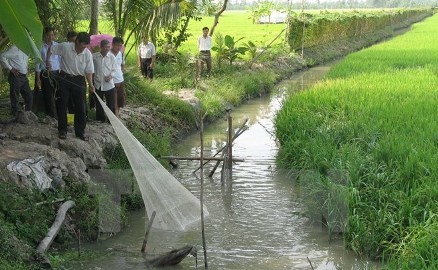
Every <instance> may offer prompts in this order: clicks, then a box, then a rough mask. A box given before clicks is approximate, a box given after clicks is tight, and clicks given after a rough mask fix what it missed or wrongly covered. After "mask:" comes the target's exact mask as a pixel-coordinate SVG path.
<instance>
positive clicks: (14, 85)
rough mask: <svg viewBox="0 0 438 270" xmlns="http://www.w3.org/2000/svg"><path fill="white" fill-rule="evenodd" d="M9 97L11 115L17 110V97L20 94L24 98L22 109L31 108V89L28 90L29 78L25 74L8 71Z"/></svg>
mask: <svg viewBox="0 0 438 270" xmlns="http://www.w3.org/2000/svg"><path fill="white" fill-rule="evenodd" d="M8 81H9V98H10V99H11V111H12V114H13V115H16V114H17V112H18V99H19V97H20V94H21V96H22V97H23V99H24V109H25V110H26V111H30V110H31V109H32V99H33V96H32V90H30V86H29V79H28V78H27V76H26V74H20V75H18V76H15V75H14V74H13V73H12V72H9V76H8Z"/></svg>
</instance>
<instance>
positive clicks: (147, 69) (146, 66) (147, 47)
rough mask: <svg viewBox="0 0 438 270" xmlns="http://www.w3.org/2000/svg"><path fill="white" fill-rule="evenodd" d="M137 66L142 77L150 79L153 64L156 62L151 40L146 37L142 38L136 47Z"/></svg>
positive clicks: (151, 77)
mask: <svg viewBox="0 0 438 270" xmlns="http://www.w3.org/2000/svg"><path fill="white" fill-rule="evenodd" d="M137 55H138V61H137V63H138V67H139V68H140V70H141V74H142V75H143V77H144V78H148V79H150V80H152V79H153V78H154V66H155V62H156V60H157V59H156V55H157V53H156V51H155V46H154V44H152V42H150V41H148V37H147V36H145V37H144V38H143V41H142V43H141V44H140V46H139V47H138V51H137Z"/></svg>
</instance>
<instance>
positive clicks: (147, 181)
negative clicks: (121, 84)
mask: <svg viewBox="0 0 438 270" xmlns="http://www.w3.org/2000/svg"><path fill="white" fill-rule="evenodd" d="M95 96H96V97H97V98H98V100H99V103H100V104H101V105H102V107H103V108H104V111H105V113H106V115H107V117H108V119H109V121H110V122H111V125H112V126H113V128H114V131H115V132H116V135H117V137H118V139H119V141H120V143H121V145H122V147H123V150H124V151H125V153H126V156H127V157H128V160H129V163H130V164H131V168H132V170H133V171H134V175H135V178H136V179H137V183H138V186H139V188H140V192H141V196H142V197H143V201H144V204H145V207H146V211H147V214H148V217H149V218H150V217H151V215H152V212H153V211H156V216H155V219H154V223H153V227H155V228H160V229H164V230H176V231H185V230H186V229H187V228H188V227H189V226H190V225H191V224H193V223H196V222H197V221H198V220H200V219H201V215H200V213H201V210H200V207H201V205H200V202H199V200H198V199H197V198H196V197H195V196H194V195H193V194H192V193H190V191H188V190H187V189H186V188H185V187H184V186H183V185H182V184H181V183H180V182H178V180H176V179H175V177H173V175H171V174H170V173H169V172H168V171H167V170H166V168H164V167H163V166H162V165H161V164H160V163H159V162H158V161H157V160H156V159H155V158H154V157H153V156H152V155H151V154H150V153H149V151H148V150H147V149H146V148H145V147H144V146H143V145H142V144H141V143H140V142H139V141H138V140H137V139H136V138H135V137H134V135H132V133H131V132H130V131H129V130H128V129H127V128H126V127H125V126H124V125H123V123H122V122H121V121H120V120H119V119H118V118H117V117H116V116H115V115H114V114H113V113H112V111H111V110H110V109H109V108H108V107H107V106H106V104H105V103H104V102H103V101H102V99H101V98H100V97H99V96H98V95H95ZM204 216H208V211H207V208H206V207H205V206H204Z"/></svg>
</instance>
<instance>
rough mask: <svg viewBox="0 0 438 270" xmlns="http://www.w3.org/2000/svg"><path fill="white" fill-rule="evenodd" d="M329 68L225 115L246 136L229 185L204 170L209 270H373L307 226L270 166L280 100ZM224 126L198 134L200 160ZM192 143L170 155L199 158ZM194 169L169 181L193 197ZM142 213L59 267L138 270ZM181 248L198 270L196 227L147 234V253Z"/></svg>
mask: <svg viewBox="0 0 438 270" xmlns="http://www.w3.org/2000/svg"><path fill="white" fill-rule="evenodd" d="M330 66H331V64H329V65H326V66H319V67H315V68H312V69H309V70H307V71H304V72H300V73H297V74H294V75H293V76H292V77H291V78H290V79H288V80H285V81H283V82H282V83H281V84H279V85H277V86H276V88H277V89H276V90H275V91H273V92H272V93H271V94H270V95H269V96H266V97H262V98H258V99H254V100H251V101H249V102H247V103H245V104H244V105H242V106H240V107H238V108H235V109H234V110H233V111H232V117H233V123H234V127H236V128H237V127H238V126H239V125H240V124H241V123H242V122H243V121H244V119H245V118H248V119H249V121H248V125H249V129H248V130H247V131H246V132H244V133H243V134H242V135H241V136H240V137H239V138H238V139H236V141H235V143H234V149H233V155H234V157H240V158H244V159H245V162H242V163H239V164H237V165H234V167H233V180H232V182H226V183H224V184H222V183H221V179H220V178H221V177H220V172H219V170H218V171H217V172H216V173H215V175H214V176H213V178H212V179H209V178H208V177H207V175H208V173H209V171H210V170H211V168H212V165H207V166H205V175H206V178H205V197H204V198H205V205H206V206H207V208H208V211H209V212H210V216H209V217H208V218H207V219H206V221H205V233H206V243H207V252H208V265H209V269H230V270H231V269H312V268H311V266H310V263H309V260H310V262H311V263H312V266H313V268H314V269H358V270H359V269H360V270H364V269H378V268H379V265H378V264H377V263H375V262H370V261H367V260H364V259H361V258H358V257H356V256H355V255H354V254H353V253H352V252H350V251H348V250H346V249H345V248H344V245H343V240H342V239H335V240H332V241H329V237H328V233H327V231H326V230H325V229H324V228H322V227H321V226H317V225H312V224H311V223H310V222H309V220H308V218H307V217H306V214H305V212H306V207H305V203H303V196H305V194H302V193H301V192H300V189H299V186H297V185H295V184H293V181H292V180H291V179H290V178H291V176H289V174H288V173H287V172H284V171H282V170H280V169H278V168H277V166H276V162H275V159H276V154H277V151H278V145H277V144H276V142H275V138H274V137H273V136H274V135H273V133H274V124H273V120H274V117H275V114H276V112H277V111H278V110H279V109H280V107H281V103H282V101H283V100H284V97H285V96H288V95H290V94H291V93H295V92H297V91H301V90H303V89H305V88H306V87H308V86H309V85H312V84H314V83H315V82H316V81H318V80H321V78H323V76H324V75H325V74H326V72H327V71H328V70H329V68H330ZM226 128H227V122H226V121H225V118H224V119H219V120H217V121H216V122H215V123H213V124H210V125H209V126H208V127H206V129H205V137H204V142H205V155H206V156H211V155H213V154H214V153H216V151H217V150H218V149H219V148H220V147H221V146H223V145H224V144H225V140H226ZM199 144H200V140H199V135H198V134H194V135H193V136H190V137H188V138H187V139H185V140H184V141H183V142H181V143H180V144H178V146H177V147H176V148H175V151H174V153H172V154H174V155H181V156H188V155H191V156H199V152H200V146H199ZM198 166H199V162H196V161H180V162H179V168H178V169H176V170H174V171H173V174H174V175H175V177H176V178H177V179H178V180H180V181H181V183H182V184H183V185H184V186H185V187H186V188H187V189H189V190H190V191H191V192H192V193H193V194H195V195H196V196H199V194H200V191H199V189H200V185H199V172H198V176H195V175H193V174H192V172H193V170H194V169H196V168H197V167H198ZM145 223H147V218H145V213H144V211H137V212H134V213H131V214H130V215H129V225H128V226H127V228H125V229H124V231H123V232H121V233H119V234H116V235H115V236H112V237H110V238H109V239H107V240H100V241H98V242H97V243H88V244H86V245H83V247H82V252H84V253H85V252H88V251H93V253H94V254H96V256H94V258H93V259H87V260H86V261H83V262H77V263H74V264H72V265H69V266H66V267H65V268H67V269H145V268H146V265H145V262H144V258H143V256H142V255H141V253H140V248H141V245H142V240H143V236H144V231H145ZM186 244H191V245H196V246H197V248H198V254H199V256H198V268H204V262H203V251H202V240H201V232H200V227H199V226H195V227H194V228H193V229H192V230H190V231H188V232H166V231H159V230H156V229H153V230H152V231H151V235H150V239H149V244H148V247H149V251H150V252H151V253H154V254H155V253H156V254H159V253H161V252H165V251H169V250H170V249H172V248H177V247H182V246H184V245H186ZM195 267H196V265H195V258H193V257H190V256H189V257H187V258H186V259H185V260H184V261H183V262H182V263H181V264H180V265H179V266H176V267H169V268H165V269H195Z"/></svg>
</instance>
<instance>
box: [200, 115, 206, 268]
mask: <svg viewBox="0 0 438 270" xmlns="http://www.w3.org/2000/svg"><path fill="white" fill-rule="evenodd" d="M204 117H205V116H201V123H200V126H201V131H200V136H201V158H200V164H201V196H200V201H201V234H202V247H203V249H204V265H205V269H207V268H208V262H207V244H206V242H205V229H204Z"/></svg>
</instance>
